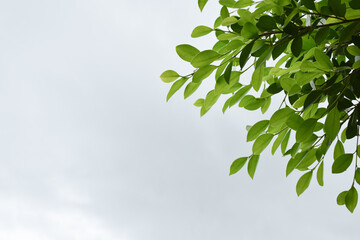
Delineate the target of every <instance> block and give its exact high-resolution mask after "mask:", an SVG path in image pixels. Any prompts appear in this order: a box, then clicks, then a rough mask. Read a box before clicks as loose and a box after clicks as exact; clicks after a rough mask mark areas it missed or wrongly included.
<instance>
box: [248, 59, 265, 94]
mask: <svg viewBox="0 0 360 240" xmlns="http://www.w3.org/2000/svg"><path fill="white" fill-rule="evenodd" d="M263 77H264V65H263V66H261V67H260V68H258V69H256V70H255V71H254V72H253V74H252V77H251V85H252V86H253V88H254V90H255V91H259V89H260V86H261V83H262V81H263Z"/></svg>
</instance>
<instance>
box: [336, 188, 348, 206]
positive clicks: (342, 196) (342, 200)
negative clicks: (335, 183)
mask: <svg viewBox="0 0 360 240" xmlns="http://www.w3.org/2000/svg"><path fill="white" fill-rule="evenodd" d="M347 193H348V191H343V192H341V193H340V194H339V195H338V196H337V198H336V203H337V204H338V205H345V198H346V195H347Z"/></svg>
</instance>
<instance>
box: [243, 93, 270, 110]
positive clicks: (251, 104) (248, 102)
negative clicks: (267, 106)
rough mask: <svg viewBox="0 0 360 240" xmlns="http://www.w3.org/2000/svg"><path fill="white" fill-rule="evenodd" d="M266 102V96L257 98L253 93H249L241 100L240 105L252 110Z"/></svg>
mask: <svg viewBox="0 0 360 240" xmlns="http://www.w3.org/2000/svg"><path fill="white" fill-rule="evenodd" d="M264 103H265V99H264V98H255V97H254V96H252V95H247V96H245V97H244V98H243V99H242V100H241V101H240V103H239V107H243V108H245V109H247V110H251V111H252V110H256V109H258V108H260V107H262V106H263V104H264Z"/></svg>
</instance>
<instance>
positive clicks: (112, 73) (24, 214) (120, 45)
mask: <svg viewBox="0 0 360 240" xmlns="http://www.w3.org/2000/svg"><path fill="white" fill-rule="evenodd" d="M218 9H219V7H218V4H217V3H216V2H215V1H213V2H210V4H209V6H207V7H206V8H205V11H204V13H203V14H201V13H200V11H199V10H198V8H197V4H196V0H186V1H165V0H158V1H145V0H139V1H130V0H128V1H127V0H101V1H100V0H96V1H95V0H63V1H48V0H33V1H25V0H12V1H1V3H0V30H1V31H0V53H1V54H0V114H1V115H0V116H1V118H0V122H1V124H0V133H1V134H0V143H1V150H0V161H1V165H0V189H1V190H0V239H6V240H20V239H21V240H23V239H27V240H58V239H59V240H64V239H67V240H73V239H74V240H144V239H146V240H168V239H172V240H180V239H181V240H183V239H187V240H199V239H207V240H219V239H226V240H232V239H251V240H263V239H277V240H283V239H293V240H298V239H299V240H300V239H305V238H306V239H320V240H321V239H324V240H325V239H326V240H332V239H334V240H335V239H342V240H355V239H358V238H359V231H358V229H359V222H360V221H359V220H360V211H359V209H357V210H356V212H355V213H354V214H350V213H349V212H348V211H347V210H346V209H345V208H344V207H338V206H337V205H336V196H337V194H338V193H339V192H341V191H343V190H346V189H348V188H349V187H350V185H351V181H352V180H351V179H350V178H351V176H349V175H344V176H331V175H329V174H326V179H325V187H323V188H320V187H318V186H317V183H316V182H315V181H313V182H312V184H311V186H310V189H308V190H307V191H306V192H305V193H304V194H303V195H302V196H301V197H300V198H298V197H297V196H296V192H295V185H296V182H297V179H298V178H299V176H300V175H299V173H295V174H293V175H291V176H290V177H288V178H286V177H285V167H286V163H287V160H288V159H287V158H282V157H281V156H280V155H276V156H271V155H270V154H269V152H268V151H267V152H266V153H265V154H264V156H262V158H261V159H260V163H259V166H258V170H257V172H256V174H255V179H254V180H251V179H250V178H249V177H248V176H247V174H246V172H245V171H241V172H240V173H239V174H237V175H235V176H231V177H229V176H228V172H229V166H230V164H231V162H232V161H233V160H234V159H236V158H237V157H240V156H246V155H249V154H250V152H251V144H248V143H246V142H245V139H246V130H245V127H246V125H249V124H252V123H254V121H258V120H259V119H264V118H265V117H264V116H261V114H259V113H253V112H251V113H249V112H246V111H243V110H241V109H237V108H233V109H231V110H230V111H229V112H227V113H226V114H225V115H223V114H222V113H221V110H220V108H221V106H220V104H218V105H216V107H215V108H214V109H212V110H211V111H210V112H209V113H208V114H207V115H205V116H204V117H203V118H200V117H199V109H197V108H195V107H194V106H192V103H193V102H194V101H195V100H196V99H197V97H199V96H200V97H202V96H203V95H204V93H205V90H206V87H211V86H212V84H213V83H211V81H213V80H210V79H209V80H208V81H209V83H210V84H209V86H205V89H203V90H201V91H199V94H197V95H196V94H195V96H193V97H191V98H190V99H188V100H186V101H184V100H183V97H182V93H181V92H180V93H178V94H177V95H176V96H174V98H173V99H172V100H171V101H170V102H169V103H166V101H165V98H166V94H167V91H168V89H169V87H170V85H169V84H165V83H162V82H161V81H160V79H159V76H160V74H161V73H162V72H163V71H164V70H167V69H175V70H178V71H179V72H180V73H182V74H186V73H188V72H189V71H192V69H191V68H190V67H189V66H188V65H187V64H186V63H184V62H182V61H181V60H180V59H179V58H178V56H177V55H176V52H175V46H176V45H179V44H182V43H191V44H193V45H195V46H197V47H198V48H200V49H201V50H205V49H206V48H209V47H210V46H211V44H212V43H213V41H212V40H213V38H211V37H207V38H204V39H200V40H193V39H191V38H190V33H191V31H192V29H193V28H194V27H195V26H197V25H212V22H213V20H214V19H215V17H216V14H217V12H218ZM274 104H276V103H274ZM329 156H330V155H329ZM331 161H332V160H331V156H330V157H329V158H328V161H327V165H326V166H325V171H327V172H330V166H331Z"/></svg>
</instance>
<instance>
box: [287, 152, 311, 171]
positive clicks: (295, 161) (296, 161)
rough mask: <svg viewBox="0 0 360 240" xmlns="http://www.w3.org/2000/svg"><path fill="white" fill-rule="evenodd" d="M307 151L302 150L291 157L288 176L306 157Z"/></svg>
mask: <svg viewBox="0 0 360 240" xmlns="http://www.w3.org/2000/svg"><path fill="white" fill-rule="evenodd" d="M306 153H307V152H306V151H302V152H300V153H298V154H296V155H295V156H294V157H292V158H290V160H289V162H288V164H287V165H286V176H289V174H290V173H292V172H293V171H294V170H295V168H296V167H297V166H298V165H299V163H300V162H301V160H303V159H304V157H305V155H306Z"/></svg>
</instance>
